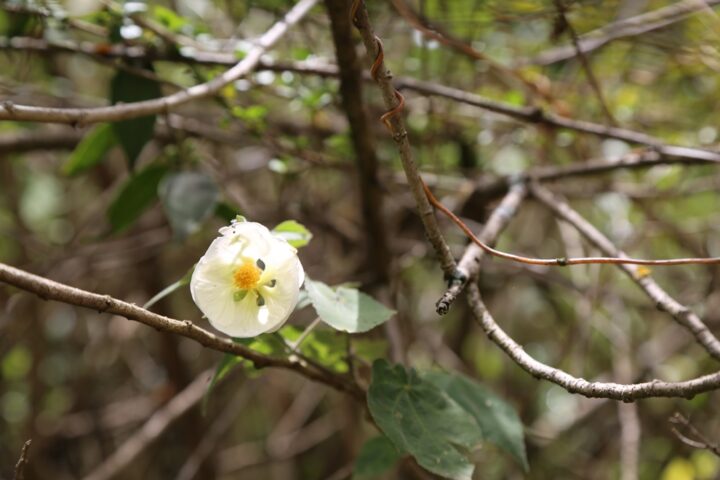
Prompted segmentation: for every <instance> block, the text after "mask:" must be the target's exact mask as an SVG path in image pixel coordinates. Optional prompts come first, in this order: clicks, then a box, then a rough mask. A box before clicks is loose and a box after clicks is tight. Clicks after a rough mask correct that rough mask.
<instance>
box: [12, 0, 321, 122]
mask: <svg viewBox="0 0 720 480" xmlns="http://www.w3.org/2000/svg"><path fill="white" fill-rule="evenodd" d="M317 1H318V0H300V1H299V2H298V3H297V4H295V6H294V7H293V8H292V9H291V10H290V11H289V12H288V13H287V14H286V15H285V17H284V18H283V19H282V20H280V21H278V22H277V23H275V24H274V25H273V26H272V27H271V28H270V29H269V30H268V31H267V32H265V33H264V34H263V35H262V36H261V37H260V38H259V39H258V40H257V42H255V46H254V47H253V48H251V49H250V51H249V52H248V53H247V55H246V56H245V58H243V59H242V60H240V62H238V63H237V64H235V66H233V67H232V68H230V69H229V70H227V71H226V72H224V73H223V74H222V75H219V76H217V77H215V78H213V79H212V80H210V81H209V82H206V83H201V84H199V85H194V86H192V87H190V88H188V89H185V90H182V91H180V92H177V93H174V94H172V95H168V96H166V97H161V98H156V99H153V100H145V101H141V102H132V103H125V104H118V105H112V106H107V107H97V108H49V107H34V106H29V105H16V104H14V103H13V102H10V101H5V102H2V103H0V120H23V121H34V122H54V123H71V124H76V125H81V124H86V123H92V122H107V121H111V122H112V121H118V120H126V119H129V118H136V117H142V116H146V115H153V114H157V113H161V112H163V113H167V112H169V111H170V110H172V109H173V108H176V107H178V106H179V105H182V104H185V103H188V102H190V101H192V100H196V99H199V98H203V97H207V96H210V95H213V94H215V93H217V92H218V91H220V90H221V89H222V88H223V87H224V86H226V85H228V84H229V83H232V82H234V81H235V80H238V79H239V78H241V77H243V76H245V75H247V74H248V73H250V72H251V71H252V70H253V69H255V67H256V66H257V64H258V63H259V62H260V58H261V57H262V55H263V54H264V53H265V52H266V51H267V50H268V49H269V48H270V47H272V46H273V45H274V44H275V43H276V42H277V41H278V40H279V39H280V38H282V36H283V35H284V34H285V33H286V32H287V31H288V29H289V28H290V27H291V26H292V25H294V24H295V23H297V22H298V21H299V20H300V19H302V18H303V16H305V14H307V13H308V11H310V9H311V8H312V7H313V6H315V4H316V3H317Z"/></svg>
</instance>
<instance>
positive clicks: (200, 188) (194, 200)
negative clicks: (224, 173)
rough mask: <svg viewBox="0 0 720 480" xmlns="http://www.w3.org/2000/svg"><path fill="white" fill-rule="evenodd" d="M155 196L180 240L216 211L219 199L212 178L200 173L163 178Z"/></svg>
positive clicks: (182, 173) (177, 174)
mask: <svg viewBox="0 0 720 480" xmlns="http://www.w3.org/2000/svg"><path fill="white" fill-rule="evenodd" d="M158 192H159V195H160V201H161V203H162V206H163V208H164V209H165V214H166V215H167V218H168V220H169V221H170V226H171V227H172V229H173V232H174V234H175V237H176V238H178V239H180V240H184V239H185V238H187V237H188V236H189V235H191V234H193V233H195V232H196V231H197V230H199V229H200V226H201V224H202V222H204V221H205V220H206V219H207V218H208V217H210V215H212V213H213V212H214V211H215V208H216V207H217V202H218V198H219V197H220V191H219V190H218V188H217V186H216V185H215V182H214V181H213V180H212V178H210V177H209V176H207V175H205V174H204V173H199V172H179V173H173V174H170V175H166V176H165V178H163V180H162V182H161V183H160V187H159V191H158Z"/></svg>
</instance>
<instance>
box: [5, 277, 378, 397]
mask: <svg viewBox="0 0 720 480" xmlns="http://www.w3.org/2000/svg"><path fill="white" fill-rule="evenodd" d="M0 282H3V283H7V284H8V285H13V286H15V287H17V288H20V289H21V290H25V291H28V292H31V293H34V294H36V295H38V296H39V297H40V298H42V299H45V300H55V301H58V302H62V303H67V304H70V305H77V306H79V307H85V308H89V309H92V310H96V311H98V312H101V313H112V314H115V315H120V316H121V317H125V318H127V319H128V320H135V321H138V322H140V323H144V324H145V325H148V326H150V327H153V328H155V329H156V330H160V331H162V332H168V333H174V334H177V335H182V336H183V337H187V338H190V339H192V340H195V341H196V342H198V343H200V344H201V345H203V346H205V347H207V348H210V349H212V350H217V351H219V352H225V353H231V354H233V355H237V356H240V357H243V358H245V359H247V360H250V361H251V362H252V363H253V364H254V365H255V367H256V368H265V367H274V368H283V369H286V370H293V371H295V372H297V373H299V374H300V375H303V376H304V377H306V378H308V379H310V380H313V381H316V382H320V383H324V384H325V385H328V386H330V387H332V388H334V389H336V390H338V391H341V392H344V393H347V394H349V395H351V396H352V397H354V398H356V399H358V400H361V401H364V398H365V394H364V392H363V391H362V389H361V388H360V387H359V386H358V385H357V384H356V383H354V382H352V381H351V380H350V379H348V378H345V377H341V376H339V375H337V374H335V373H333V372H331V371H330V370H327V369H322V370H320V369H318V368H317V367H316V366H311V365H307V364H305V363H304V362H302V361H301V360H299V359H298V360H295V359H286V358H276V357H269V356H265V355H262V354H260V353H258V352H256V351H254V350H252V349H250V348H248V347H246V346H244V345H242V344H240V343H235V342H233V341H231V340H228V339H225V338H220V337H218V336H217V335H215V334H213V333H211V332H209V331H207V330H205V329H203V328H200V327H198V326H196V325H195V324H193V322H191V321H190V320H175V319H173V318H169V317H165V316H162V315H158V314H156V313H153V312H151V311H149V310H145V309H144V308H141V307H138V306H137V305H134V304H132V303H127V302H124V301H122V300H117V299H115V298H113V297H111V296H109V295H99V294H97V293H92V292H88V291H85V290H81V289H79V288H75V287H70V286H68V285H64V284H61V283H58V282H55V281H53V280H49V279H46V278H43V277H40V276H37V275H33V274H31V273H28V272H25V271H23V270H19V269H17V268H14V267H11V266H9V265H6V264H3V263H0ZM311 367H312V368H311Z"/></svg>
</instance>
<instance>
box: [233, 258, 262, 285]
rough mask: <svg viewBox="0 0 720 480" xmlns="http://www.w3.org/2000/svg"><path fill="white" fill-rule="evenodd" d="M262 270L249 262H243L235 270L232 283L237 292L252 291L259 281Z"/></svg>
mask: <svg viewBox="0 0 720 480" xmlns="http://www.w3.org/2000/svg"><path fill="white" fill-rule="evenodd" d="M261 273H262V270H260V268H258V267H257V266H256V265H255V264H254V263H253V262H251V261H250V260H243V263H242V265H240V266H239V267H237V268H236V269H235V272H234V273H233V282H234V283H235V287H237V288H238V289H239V290H252V289H254V288H255V287H256V286H257V284H258V282H259V281H260V274H261Z"/></svg>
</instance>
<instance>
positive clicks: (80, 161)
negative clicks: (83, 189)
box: [62, 123, 117, 175]
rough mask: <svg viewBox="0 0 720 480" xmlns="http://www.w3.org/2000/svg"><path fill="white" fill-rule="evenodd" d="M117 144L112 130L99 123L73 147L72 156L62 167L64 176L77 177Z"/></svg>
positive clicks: (109, 126)
mask: <svg viewBox="0 0 720 480" xmlns="http://www.w3.org/2000/svg"><path fill="white" fill-rule="evenodd" d="M116 144H117V138H116V137H115V133H114V129H113V127H112V125H110V124H108V123H101V124H99V125H96V126H95V127H93V128H92V130H90V131H89V132H88V133H87V134H86V135H85V138H83V139H82V141H81V142H80V143H79V144H78V146H77V147H75V150H73V152H72V154H71V155H70V156H69V157H68V159H67V160H66V161H65V163H64V164H63V166H62V171H63V173H64V174H65V175H77V174H79V173H82V172H84V171H86V170H88V169H90V168H92V167H94V166H95V165H97V164H98V163H100V162H102V161H103V159H104V158H105V155H106V154H107V153H108V151H110V149H111V148H112V147H114V146H115V145H116Z"/></svg>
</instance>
